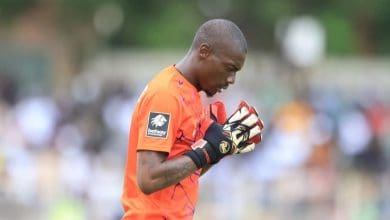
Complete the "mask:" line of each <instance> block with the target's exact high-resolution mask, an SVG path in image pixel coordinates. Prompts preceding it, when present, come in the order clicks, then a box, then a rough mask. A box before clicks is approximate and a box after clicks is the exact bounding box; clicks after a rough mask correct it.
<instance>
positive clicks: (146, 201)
mask: <svg viewBox="0 0 390 220" xmlns="http://www.w3.org/2000/svg"><path fill="white" fill-rule="evenodd" d="M206 118H208V117H207V116H206V113H205V111H204V110H203V107H202V101H201V96H200V94H199V93H198V91H197V90H196V88H195V87H194V86H193V85H192V84H190V83H189V82H188V81H187V80H186V79H185V78H184V77H183V76H182V75H181V74H180V72H178V70H177V69H176V68H175V67H174V66H170V67H168V68H166V69H164V70H162V71H161V72H160V73H159V74H158V75H157V76H156V77H155V78H154V79H153V80H152V81H151V82H150V83H149V84H148V85H147V86H146V88H145V90H144V92H143V93H142V94H141V96H140V98H139V100H138V103H137V105H136V107H135V109H134V112H133V116H132V121H131V127H130V135H129V143H128V154H127V163H126V169H125V177H124V186H123V194H122V205H123V207H124V210H125V214H124V216H123V219H124V220H128V219H147V220H157V219H159V220H160V219H161V220H162V219H169V220H174V219H180V220H183V219H192V217H193V214H194V211H195V206H196V203H197V199H198V178H199V176H200V171H199V170H198V171H196V172H194V173H193V174H192V175H190V176H189V177H187V178H185V179H183V180H182V181H180V182H179V183H178V184H176V185H173V186H170V187H167V188H165V189H162V190H160V191H157V192H154V193H152V194H150V195H145V194H143V193H142V192H141V190H140V189H139V187H138V185H137V169H136V163H137V150H152V151H161V152H167V153H168V159H172V158H175V157H179V156H181V155H183V153H184V152H186V151H189V150H191V145H192V144H193V143H194V142H195V141H197V140H198V139H200V138H202V137H203V131H204V127H205V126H207V125H206V124H207V123H208V122H209V121H208V120H209V119H206Z"/></svg>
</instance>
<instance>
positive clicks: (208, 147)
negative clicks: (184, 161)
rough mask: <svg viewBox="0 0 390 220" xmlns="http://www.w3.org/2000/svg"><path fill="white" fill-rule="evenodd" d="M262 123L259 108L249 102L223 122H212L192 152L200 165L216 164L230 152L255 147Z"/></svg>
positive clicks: (242, 151) (243, 151)
mask: <svg viewBox="0 0 390 220" xmlns="http://www.w3.org/2000/svg"><path fill="white" fill-rule="evenodd" d="M261 129H262V123H261V121H260V119H259V118H258V116H257V112H256V110H255V109H254V108H253V107H250V106H249V105H247V104H246V103H245V102H241V103H240V106H239V108H238V109H237V110H236V111H235V112H234V113H233V114H232V115H231V116H230V117H229V118H228V119H227V121H226V122H225V123H224V124H222V125H220V124H218V123H216V122H213V123H211V125H210V126H209V128H208V129H207V130H206V133H205V136H204V138H203V140H200V141H198V142H196V143H195V144H194V145H193V146H192V147H193V148H194V150H192V151H188V152H186V153H185V155H187V156H189V157H190V158H191V159H192V160H193V161H194V163H195V164H196V166H197V167H198V168H201V167H203V166H204V165H205V164H207V163H210V164H215V163H217V162H218V161H219V160H220V159H222V158H223V157H224V156H226V155H228V154H237V153H245V152H249V151H251V150H253V149H254V145H255V141H257V139H258V138H257V137H258V135H260V133H261Z"/></svg>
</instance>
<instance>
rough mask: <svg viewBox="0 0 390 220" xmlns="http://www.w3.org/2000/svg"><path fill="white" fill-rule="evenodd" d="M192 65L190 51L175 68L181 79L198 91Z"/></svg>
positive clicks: (192, 60) (192, 59)
mask: <svg viewBox="0 0 390 220" xmlns="http://www.w3.org/2000/svg"><path fill="white" fill-rule="evenodd" d="M193 63H194V57H193V56H192V54H191V51H190V52H188V53H187V55H186V56H185V57H183V59H181V60H180V61H179V62H178V63H177V64H176V65H175V67H176V69H177V70H179V72H180V73H181V74H182V75H183V77H184V78H185V79H186V80H188V82H190V83H191V84H192V85H193V86H194V87H195V88H196V89H197V90H198V91H200V88H199V83H198V81H197V80H196V70H195V68H194V66H193Z"/></svg>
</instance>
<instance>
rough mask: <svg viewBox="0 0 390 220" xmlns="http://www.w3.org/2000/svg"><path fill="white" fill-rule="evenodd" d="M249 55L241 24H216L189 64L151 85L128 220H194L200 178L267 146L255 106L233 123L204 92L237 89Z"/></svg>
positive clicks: (130, 163) (131, 151)
mask: <svg viewBox="0 0 390 220" xmlns="http://www.w3.org/2000/svg"><path fill="white" fill-rule="evenodd" d="M246 52H247V43H246V40H245V37H244V35H243V34H242V32H241V31H240V29H239V28H238V27H237V26H236V25H235V24H234V23H232V22H231V21H228V20H223V19H213V20H209V21H207V22H206V23H204V24H202V25H201V26H200V28H199V29H198V31H197V32H196V34H195V37H194V40H193V43H192V45H191V48H190V50H189V51H188V53H187V54H186V55H185V56H184V58H183V59H182V60H180V61H179V62H178V63H177V64H176V65H172V66H169V67H167V68H165V69H163V70H162V71H161V72H160V73H159V74H158V75H157V76H155V78H154V79H153V80H152V81H150V82H149V84H148V85H147V86H146V88H145V90H144V92H143V93H142V94H141V96H140V97H139V100H138V103H137V105H136V107H135V109H134V113H133V116H132V121H131V127H130V135H129V144H128V154H127V162H126V168H125V175H124V186H123V194H122V205H123V207H124V210H125V214H124V216H123V219H147V220H153V219H170V220H172V219H192V218H193V214H194V212H195V206H196V202H197V199H198V178H199V177H200V175H201V174H203V173H204V172H206V171H207V169H208V168H209V167H210V166H211V165H213V164H216V163H218V161H220V160H221V159H223V158H224V157H226V156H227V155H236V154H240V153H247V152H250V151H252V150H254V148H255V144H257V143H259V142H260V141H261V130H262V128H263V124H262V122H261V120H260V119H259V117H258V114H257V112H256V110H255V109H254V108H253V107H251V106H250V105H249V104H247V103H246V102H244V101H242V102H241V103H240V104H239V105H238V107H237V110H236V111H235V112H234V113H233V114H232V115H231V116H230V117H228V118H227V117H226V112H225V108H224V105H223V103H221V102H217V103H214V104H213V105H210V106H208V107H207V108H206V109H204V108H203V106H202V100H201V96H200V94H199V92H200V91H204V92H205V93H206V95H207V96H209V97H211V96H213V95H215V94H216V93H217V92H220V91H221V90H223V89H226V88H227V87H228V86H229V85H230V84H233V83H234V81H235V77H236V73H237V72H238V71H239V70H241V68H242V66H243V65H244V61H245V56H246Z"/></svg>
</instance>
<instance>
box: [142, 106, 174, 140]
mask: <svg viewBox="0 0 390 220" xmlns="http://www.w3.org/2000/svg"><path fill="white" fill-rule="evenodd" d="M170 119H171V115H170V114H168V113H162V112H149V120H148V128H147V131H146V136H147V137H155V138H167V135H168V128H169V122H170Z"/></svg>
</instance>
